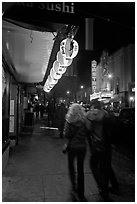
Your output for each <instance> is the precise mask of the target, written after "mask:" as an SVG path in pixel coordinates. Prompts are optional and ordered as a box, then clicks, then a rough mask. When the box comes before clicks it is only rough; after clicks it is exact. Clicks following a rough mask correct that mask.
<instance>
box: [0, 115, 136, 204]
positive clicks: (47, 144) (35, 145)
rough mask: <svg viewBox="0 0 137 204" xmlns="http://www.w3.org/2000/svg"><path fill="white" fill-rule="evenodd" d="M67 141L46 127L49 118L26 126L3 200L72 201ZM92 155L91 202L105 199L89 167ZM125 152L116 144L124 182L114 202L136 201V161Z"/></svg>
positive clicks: (88, 180) (14, 152) (87, 177)
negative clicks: (90, 166) (65, 150)
mask: <svg viewBox="0 0 137 204" xmlns="http://www.w3.org/2000/svg"><path fill="white" fill-rule="evenodd" d="M65 142H66V139H65V138H63V139H61V138H60V137H59V133H58V130H57V129H48V128H47V127H46V120H45V119H43V120H40V119H35V121H34V126H33V129H31V128H25V129H24V130H23V132H22V135H21V136H20V137H19V144H18V145H17V146H16V147H15V148H14V149H12V150H11V151H10V158H9V162H8V165H7V167H6V169H5V170H4V172H3V176H2V201H3V202H72V201H73V200H72V197H71V195H70V189H71V188H70V187H71V186H70V181H69V177H68V168H67V155H64V154H63V153H62V151H61V150H62V146H63V144H64V143H65ZM124 151H126V150H124ZM89 155H90V154H89V151H87V155H86V160H85V196H86V198H87V201H88V202H102V200H101V197H100V195H99V192H98V188H97V185H96V182H95V180H94V178H93V175H92V173H91V171H90V168H89ZM125 155H126V154H124V155H123V154H122V153H121V152H119V151H118V150H117V148H115V146H113V159H112V166H113V169H114V171H115V174H116V176H117V179H118V181H119V185H120V187H119V191H118V193H117V194H110V197H111V199H112V201H114V202H134V201H135V162H134V159H132V158H128V157H127V156H125Z"/></svg>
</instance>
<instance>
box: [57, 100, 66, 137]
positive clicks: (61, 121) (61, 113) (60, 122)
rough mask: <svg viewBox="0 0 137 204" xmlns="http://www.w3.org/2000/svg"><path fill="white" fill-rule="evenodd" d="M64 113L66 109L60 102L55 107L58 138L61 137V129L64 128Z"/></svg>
mask: <svg viewBox="0 0 137 204" xmlns="http://www.w3.org/2000/svg"><path fill="white" fill-rule="evenodd" d="M66 113H67V109H66V108H65V104H64V103H61V104H60V105H59V106H58V108H57V120H58V121H57V124H58V130H59V134H60V138H63V130H64V123H65V115H66Z"/></svg>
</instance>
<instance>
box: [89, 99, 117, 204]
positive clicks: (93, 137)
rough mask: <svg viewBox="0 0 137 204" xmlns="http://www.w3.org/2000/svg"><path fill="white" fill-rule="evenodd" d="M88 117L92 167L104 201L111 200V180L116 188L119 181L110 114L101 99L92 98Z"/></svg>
mask: <svg viewBox="0 0 137 204" xmlns="http://www.w3.org/2000/svg"><path fill="white" fill-rule="evenodd" d="M87 119H88V121H90V141H89V144H90V150H91V157H90V167H91V170H92V173H93V175H94V178H95V180H96V182H97V185H98V187H99V192H100V195H101V196H102V198H103V200H104V202H106V201H111V200H110V198H109V181H110V182H111V183H112V184H113V186H115V188H116V187H117V186H118V183H117V180H116V177H115V174H114V171H113V169H112V166H111V158H112V151H111V142H110V139H111V138H110V137H111V130H110V129H109V127H108V125H109V115H108V113H107V112H106V111H105V110H103V109H102V103H101V102H100V101H98V100H92V102H91V104H90V110H89V111H88V112H87Z"/></svg>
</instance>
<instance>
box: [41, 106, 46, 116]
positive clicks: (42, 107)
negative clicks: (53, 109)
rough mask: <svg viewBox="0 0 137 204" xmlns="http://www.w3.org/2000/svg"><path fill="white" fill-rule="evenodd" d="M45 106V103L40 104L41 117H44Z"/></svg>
mask: <svg viewBox="0 0 137 204" xmlns="http://www.w3.org/2000/svg"><path fill="white" fill-rule="evenodd" d="M44 110H45V107H44V105H43V104H41V105H40V117H41V118H43V114H44Z"/></svg>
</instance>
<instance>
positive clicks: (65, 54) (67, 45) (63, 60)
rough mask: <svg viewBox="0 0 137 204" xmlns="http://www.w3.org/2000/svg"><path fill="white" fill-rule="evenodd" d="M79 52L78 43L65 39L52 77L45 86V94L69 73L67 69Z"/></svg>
mask: <svg viewBox="0 0 137 204" xmlns="http://www.w3.org/2000/svg"><path fill="white" fill-rule="evenodd" d="M78 50H79V46H78V43H77V42H76V41H75V40H73V39H71V38H67V39H64V40H63V41H62V42H61V43H60V51H58V52H57V57H56V60H55V61H54V63H53V66H52V68H51V70H50V75H49V76H48V78H47V81H46V83H45V85H44V86H43V90H44V91H45V92H50V90H51V89H52V88H53V87H54V86H55V84H56V83H57V82H58V80H59V79H60V78H61V77H62V75H63V74H64V73H65V72H66V71H67V67H68V66H70V65H71V63H72V62H73V58H74V57H76V55H77V53H78Z"/></svg>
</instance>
